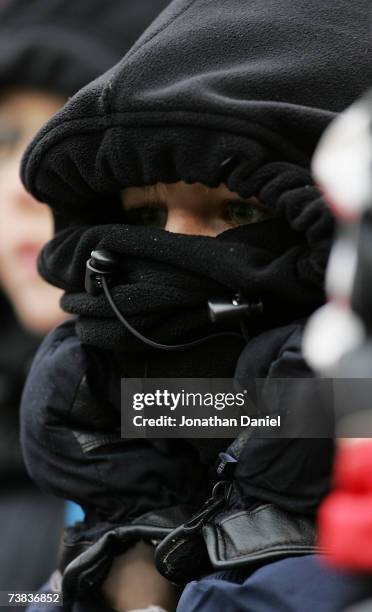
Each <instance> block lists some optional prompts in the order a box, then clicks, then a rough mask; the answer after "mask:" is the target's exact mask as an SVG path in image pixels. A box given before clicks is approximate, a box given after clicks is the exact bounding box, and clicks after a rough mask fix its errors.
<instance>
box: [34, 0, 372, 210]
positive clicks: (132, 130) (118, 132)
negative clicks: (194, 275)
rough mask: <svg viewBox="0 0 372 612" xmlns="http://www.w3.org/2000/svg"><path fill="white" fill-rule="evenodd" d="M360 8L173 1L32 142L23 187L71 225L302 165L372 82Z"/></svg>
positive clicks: (270, 0) (316, 0)
mask: <svg viewBox="0 0 372 612" xmlns="http://www.w3.org/2000/svg"><path fill="white" fill-rule="evenodd" d="M369 12H370V3H369V0H355V1H354V2H349V1H347V0H330V1H329V2H324V1H323V0H250V1H249V2H245V1H244V2H242V1H241V0H175V2H172V3H171V5H170V6H169V7H168V9H166V10H165V11H164V12H163V13H162V14H161V15H160V16H159V18H158V19H157V20H156V21H155V22H154V23H153V24H152V26H151V27H150V28H149V29H148V30H147V31H146V32H145V34H144V35H143V36H142V37H141V38H140V39H139V41H137V43H136V44H135V45H134V47H132V49H131V50H130V51H129V53H128V54H127V55H126V56H125V57H124V58H123V60H122V61H121V62H120V63H119V64H118V65H117V66H115V67H114V68H113V69H112V70H110V71H109V72H107V73H106V74H104V75H103V76H102V77H101V78H99V79H98V80H96V81H95V82H93V83H91V84H90V85H89V86H88V87H87V88H85V89H83V90H82V91H80V92H79V93H78V94H77V95H76V96H75V97H74V98H72V100H70V101H69V102H68V104H67V105H66V106H65V107H64V109H63V110H62V111H61V112H60V113H58V114H57V115H56V117H55V118H54V119H53V120H52V121H50V122H49V123H48V124H47V125H46V127H45V128H44V129H43V130H42V131H41V132H40V133H39V134H38V136H37V137H36V138H35V140H34V142H33V143H32V145H31V146H30V148H29V150H28V152H27V154H26V156H25V158H24V163H23V171H22V173H23V180H24V182H25V184H26V186H27V188H28V189H29V190H30V191H31V192H32V193H33V194H34V195H35V196H36V198H38V199H40V200H41V201H45V202H47V203H49V204H50V205H51V206H52V207H53V208H54V209H55V210H58V211H60V212H62V213H70V214H72V215H73V216H75V215H77V214H79V213H84V212H86V211H92V210H93V209H96V210H97V209H100V208H101V207H102V194H105V195H106V198H105V207H104V208H105V211H106V212H107V204H108V200H109V197H110V194H113V193H114V192H117V191H118V189H121V188H123V187H125V186H128V185H144V184H146V185H147V184H154V183H156V182H158V181H163V182H175V181H177V180H179V179H183V180H185V181H187V182H190V183H191V182H202V183H204V184H207V185H210V186H215V185H218V184H219V183H220V182H226V183H227V185H228V187H229V188H230V189H232V190H234V191H239V192H240V193H241V195H243V196H246V195H250V191H251V190H252V186H250V185H249V181H248V178H249V177H250V176H251V175H252V172H253V171H254V170H255V169H257V168H258V167H259V166H260V165H262V164H263V162H265V160H267V158H268V156H269V158H272V156H274V157H275V156H277V157H278V158H279V159H280V160H283V159H287V160H288V161H291V162H295V163H297V164H300V165H303V166H306V165H308V163H309V159H310V157H311V155H312V152H313V150H314V146H315V144H316V142H317V141H318V138H319V136H320V134H321V133H322V131H323V129H324V128H325V126H326V125H327V124H328V123H329V121H330V120H331V119H332V118H333V116H334V114H335V113H338V112H339V111H342V110H343V109H344V108H345V107H346V106H348V105H349V104H350V103H351V102H352V101H353V100H354V99H355V98H356V97H357V96H358V95H359V94H360V93H361V92H362V91H363V90H364V89H365V88H366V87H367V85H369V84H370V75H371V54H370V41H369V26H368V22H369V20H368V15H369Z"/></svg>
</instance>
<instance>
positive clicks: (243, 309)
mask: <svg viewBox="0 0 372 612" xmlns="http://www.w3.org/2000/svg"><path fill="white" fill-rule="evenodd" d="M208 309H209V318H210V320H211V321H212V323H218V322H219V321H224V320H226V319H241V318H242V317H243V318H244V317H249V316H252V315H260V314H262V312H263V304H262V302H261V300H257V301H256V302H247V300H245V299H244V297H243V296H242V295H241V294H240V293H237V294H236V295H234V297H233V298H232V299H231V300H224V299H221V298H217V299H214V300H209V301H208Z"/></svg>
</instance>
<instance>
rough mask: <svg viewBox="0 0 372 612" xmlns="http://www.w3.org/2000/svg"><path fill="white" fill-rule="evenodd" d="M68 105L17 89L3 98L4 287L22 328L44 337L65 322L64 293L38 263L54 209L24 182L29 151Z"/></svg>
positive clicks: (0, 199) (0, 205)
mask: <svg viewBox="0 0 372 612" xmlns="http://www.w3.org/2000/svg"><path fill="white" fill-rule="evenodd" d="M63 103H64V99H63V98H62V97H59V96H56V95H51V94H47V93H40V92H34V91H27V90H14V91H9V92H6V93H4V94H3V95H2V96H1V98H0V286H1V287H2V289H3V290H4V292H5V294H6V295H7V297H8V299H9V300H10V302H11V303H12V305H13V307H14V310H15V313H16V315H17V316H18V318H19V320H20V322H21V324H22V325H23V326H24V327H25V328H27V329H28V330H29V331H30V332H32V333H35V334H44V333H46V332H47V331H48V330H49V329H51V328H52V327H54V326H55V325H57V324H58V323H59V322H61V320H62V319H63V316H64V315H63V313H62V311H61V309H60V307H59V297H60V291H59V290H58V289H56V288H54V287H52V286H50V285H48V284H47V283H46V282H45V281H43V280H42V279H41V278H40V277H39V276H38V273H37V269H36V259H37V255H38V253H39V251H40V249H41V248H42V246H43V245H44V244H45V243H46V242H47V241H48V240H50V238H51V237H52V235H53V226H52V216H51V212H50V209H48V208H47V206H44V205H42V204H40V203H39V202H37V201H36V200H34V199H33V197H32V196H31V195H29V194H28V193H27V192H26V191H25V189H24V187H23V185H22V183H21V180H20V177H19V168H20V161H21V158H22V154H23V152H24V150H25V147H26V146H27V144H28V143H29V141H30V140H31V138H32V137H33V136H34V134H35V132H36V131H37V130H38V129H39V128H40V127H41V126H42V125H43V123H45V121H47V120H48V119H49V118H50V117H51V115H53V114H54V113H55V112H56V111H57V110H58V109H59V108H60V107H61V106H62V105H63Z"/></svg>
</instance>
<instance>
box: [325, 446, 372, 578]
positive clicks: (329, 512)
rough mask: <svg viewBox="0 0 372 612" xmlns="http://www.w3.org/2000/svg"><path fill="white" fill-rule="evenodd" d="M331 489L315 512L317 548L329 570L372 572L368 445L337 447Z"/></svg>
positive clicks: (370, 448)
mask: <svg viewBox="0 0 372 612" xmlns="http://www.w3.org/2000/svg"><path fill="white" fill-rule="evenodd" d="M335 486H336V489H335V490H334V492H333V493H331V494H330V495H329V496H328V498H327V499H326V500H325V502H324V503H323V504H322V507H321V509H320V512H319V534H320V535H319V545H320V547H321V548H323V549H325V550H326V551H327V557H326V560H327V562H328V563H330V564H331V565H333V566H338V567H344V568H347V569H352V570H357V571H368V572H370V571H371V569H372V442H370V441H363V442H360V443H355V444H352V445H350V446H341V448H340V449H339V451H338V454H337V459H336V463H335Z"/></svg>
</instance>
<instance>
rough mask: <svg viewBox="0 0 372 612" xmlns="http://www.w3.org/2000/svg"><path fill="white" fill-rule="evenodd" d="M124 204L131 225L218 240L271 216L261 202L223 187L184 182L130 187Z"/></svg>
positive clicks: (123, 197) (125, 191)
mask: <svg viewBox="0 0 372 612" xmlns="http://www.w3.org/2000/svg"><path fill="white" fill-rule="evenodd" d="M122 202H123V207H124V210H125V211H126V218H127V222H128V223H131V224H133V225H147V226H151V227H162V228H164V229H166V230H167V231H169V232H175V233H178V234H193V235H198V236H217V235H218V234H221V233H222V232H224V231H225V230H228V229H231V228H233V227H237V226H239V225H245V224H248V223H259V222H260V221H265V220H266V219H268V218H270V216H271V214H270V211H269V210H268V209H267V208H266V207H265V206H264V205H263V204H261V203H260V202H259V201H258V200H257V198H254V197H252V198H249V199H246V200H245V199H242V198H241V197H240V196H239V195H238V194H237V193H234V192H232V191H230V190H229V189H228V188H227V187H226V185H223V184H221V185H219V186H218V187H215V188H209V187H205V186H204V185H202V184H200V183H194V184H191V185H190V184H187V183H184V182H183V181H180V182H178V183H172V184H164V183H157V184H156V185H153V186H151V187H129V188H127V189H124V191H123V193H122Z"/></svg>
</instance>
